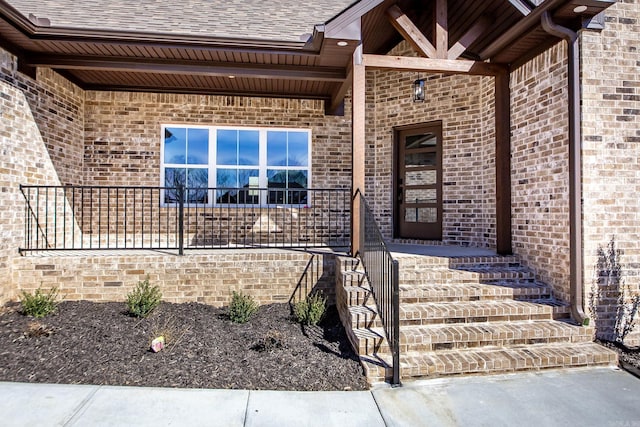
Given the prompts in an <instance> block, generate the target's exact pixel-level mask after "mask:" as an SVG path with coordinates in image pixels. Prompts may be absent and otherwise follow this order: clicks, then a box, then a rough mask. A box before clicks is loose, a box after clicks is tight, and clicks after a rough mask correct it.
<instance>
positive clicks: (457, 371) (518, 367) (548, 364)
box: [400, 350, 617, 381]
mask: <svg viewBox="0 0 640 427" xmlns="http://www.w3.org/2000/svg"><path fill="white" fill-rule="evenodd" d="M407 359H408V358H405V360H401V366H402V365H403V364H404V366H403V367H401V369H400V374H401V377H402V378H403V380H405V381H406V380H407V379H409V378H412V377H413V378H424V377H435V376H442V375H464V374H498V373H509V372H516V371H526V370H539V369H557V368H569V367H583V366H612V365H615V364H616V363H617V357H616V356H615V353H613V354H610V353H581V352H580V351H576V352H574V353H571V352H570V351H564V352H558V353H557V354H548V355H544V354H543V355H535V354H531V353H530V354H518V355H516V354H513V352H511V354H510V352H509V351H508V350H507V351H505V352H503V354H501V355H497V356H496V357H494V358H492V357H486V358H484V359H482V360H473V359H472V358H467V359H464V358H461V357H450V358H446V357H439V358H436V357H434V358H433V360H432V362H433V363H425V362H424V360H421V361H420V362H418V361H410V360H407Z"/></svg>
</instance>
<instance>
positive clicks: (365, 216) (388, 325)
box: [356, 191, 400, 385]
mask: <svg viewBox="0 0 640 427" xmlns="http://www.w3.org/2000/svg"><path fill="white" fill-rule="evenodd" d="M356 197H357V198H359V199H360V201H359V203H360V216H361V220H360V227H361V232H360V239H361V242H360V254H359V255H360V259H361V260H362V265H363V267H364V270H365V273H366V275H367V279H368V280H369V284H370V285H371V290H372V292H373V297H374V299H375V301H376V305H377V307H378V315H379V316H380V319H381V321H382V325H383V328H384V331H385V334H386V335H387V342H388V343H389V347H390V349H391V355H392V364H393V366H392V369H393V377H392V380H391V383H392V384H393V385H400V279H399V267H398V260H396V259H394V258H393V256H392V255H391V252H390V251H389V249H388V248H387V245H386V243H385V241H384V238H383V237H382V233H381V232H380V228H379V227H378V223H377V222H376V219H375V216H374V214H373V211H372V210H371V208H370V207H369V204H368V203H367V200H366V199H365V197H364V196H363V195H362V194H361V193H360V192H359V191H356Z"/></svg>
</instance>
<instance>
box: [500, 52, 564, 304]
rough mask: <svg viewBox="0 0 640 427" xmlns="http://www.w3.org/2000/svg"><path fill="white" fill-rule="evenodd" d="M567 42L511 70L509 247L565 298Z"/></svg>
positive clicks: (555, 293) (561, 297)
mask: <svg viewBox="0 0 640 427" xmlns="http://www.w3.org/2000/svg"><path fill="white" fill-rule="evenodd" d="M566 58H567V54H566V43H564V42H562V43H559V44H557V45H556V46H555V47H553V48H552V49H550V50H549V51H547V52H545V53H543V54H541V55H539V56H538V57H536V58H534V59H533V60H531V61H529V62H528V63H527V64H525V65H523V66H522V67H520V68H518V69H517V70H515V71H514V72H513V73H512V74H511V134H512V136H511V154H512V159H511V189H512V208H511V212H512V224H513V225H512V227H513V249H514V252H515V253H516V254H518V255H519V256H520V258H521V260H522V261H523V263H525V264H526V265H527V266H528V267H530V268H532V269H533V270H535V271H536V273H537V275H538V276H539V277H540V278H541V279H542V280H543V281H544V282H546V283H548V284H549V285H551V286H552V287H553V289H554V295H555V296H556V297H557V298H559V299H562V300H564V301H569V187H568V179H569V172H568V167H569V148H568V98H567V96H568V89H567V73H566Z"/></svg>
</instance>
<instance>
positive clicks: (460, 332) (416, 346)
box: [378, 320, 593, 353]
mask: <svg viewBox="0 0 640 427" xmlns="http://www.w3.org/2000/svg"><path fill="white" fill-rule="evenodd" d="M380 332H382V331H380ZM592 340H593V328H587V327H581V326H574V325H570V324H568V323H565V322H559V321H556V320H536V321H518V322H483V323H463V324H455V325H430V326H426V325H420V326H403V327H402V328H400V351H401V352H403V353H404V352H408V351H440V350H452V349H466V348H477V347H484V346H501V347H502V346H515V345H524V344H543V343H546V344H549V343H558V342H564V343H578V342H591V341H592ZM384 350H387V351H388V349H387V348H386V347H385V348H381V346H380V345H379V346H378V351H379V352H382V351H384Z"/></svg>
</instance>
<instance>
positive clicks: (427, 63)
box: [362, 54, 506, 76]
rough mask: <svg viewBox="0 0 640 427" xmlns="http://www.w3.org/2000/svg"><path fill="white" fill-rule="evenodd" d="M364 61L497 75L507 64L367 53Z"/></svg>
mask: <svg viewBox="0 0 640 427" xmlns="http://www.w3.org/2000/svg"><path fill="white" fill-rule="evenodd" d="M362 61H363V64H364V65H365V66H366V67H367V68H372V69H395V70H399V71H416V72H433V73H449V74H472V75H480V76H495V75H496V74H498V73H502V72H505V70H506V66H505V65H502V64H497V63H489V62H478V61H470V60H464V59H457V60H452V59H430V58H414V57H408V56H389V55H370V54H365V55H362Z"/></svg>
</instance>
